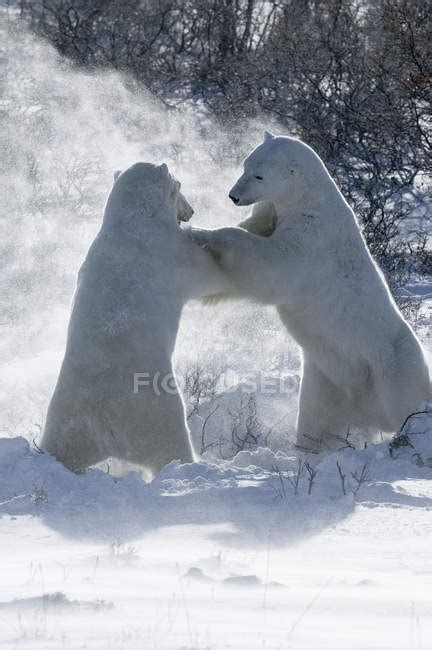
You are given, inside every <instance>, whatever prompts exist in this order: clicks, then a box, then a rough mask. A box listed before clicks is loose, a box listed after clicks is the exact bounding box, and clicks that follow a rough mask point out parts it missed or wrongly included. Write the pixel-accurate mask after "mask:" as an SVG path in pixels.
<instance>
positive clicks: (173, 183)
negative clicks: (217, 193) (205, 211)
mask: <svg viewBox="0 0 432 650" xmlns="http://www.w3.org/2000/svg"><path fill="white" fill-rule="evenodd" d="M180 188H181V185H180V183H179V181H178V180H176V179H175V178H174V176H172V175H171V174H170V172H169V170H168V167H167V166H166V165H165V163H163V164H162V165H153V164H151V163H143V162H139V163H135V165H132V166H131V167H129V168H128V169H126V170H125V171H124V172H115V174H114V185H113V188H112V190H111V193H110V195H109V197H108V201H107V205H106V208H105V218H104V221H105V222H107V221H109V222H110V223H111V224H113V223H122V224H123V225H126V223H129V225H130V226H132V227H136V228H138V227H139V225H140V223H141V222H142V221H143V220H145V219H146V218H157V219H161V220H163V221H164V222H166V223H169V224H172V225H174V224H176V222H179V221H189V219H190V218H191V216H192V215H193V209H192V207H191V206H190V205H189V203H188V202H187V200H186V199H185V197H184V196H183V194H182V193H181V191H180Z"/></svg>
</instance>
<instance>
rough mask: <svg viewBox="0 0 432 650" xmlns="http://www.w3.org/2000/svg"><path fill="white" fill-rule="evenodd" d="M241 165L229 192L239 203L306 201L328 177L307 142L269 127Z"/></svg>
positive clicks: (301, 202) (304, 202) (299, 202)
mask: <svg viewBox="0 0 432 650" xmlns="http://www.w3.org/2000/svg"><path fill="white" fill-rule="evenodd" d="M243 167H244V172H243V175H242V176H241V177H240V178H239V180H238V181H237V183H236V184H235V185H234V187H233V188H232V189H231V190H230V193H229V197H230V199H231V200H232V201H233V202H234V203H235V204H236V205H239V206H242V205H251V204H252V203H258V202H261V201H271V202H272V203H274V204H277V203H281V202H282V203H284V204H286V203H287V202H288V203H291V204H296V203H298V204H303V205H306V204H307V200H308V198H309V197H310V195H311V193H312V194H313V193H314V192H315V191H316V188H317V186H321V185H322V181H323V179H324V178H327V179H328V178H329V175H328V172H327V170H326V168H325V166H324V164H323V162H322V160H321V159H320V158H319V156H318V155H317V154H316V153H315V152H314V151H313V149H311V148H310V147H309V146H308V145H307V144H304V142H301V141H300V140H296V139H295V138H290V137H287V136H280V137H275V136H273V135H272V134H271V133H269V132H268V131H266V132H265V134H264V142H263V143H262V144H260V145H259V146H258V147H257V148H256V149H254V150H253V151H252V153H251V154H249V156H248V157H247V158H246V160H245V161H244V165H243Z"/></svg>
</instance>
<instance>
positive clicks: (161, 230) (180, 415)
mask: <svg viewBox="0 0 432 650" xmlns="http://www.w3.org/2000/svg"><path fill="white" fill-rule="evenodd" d="M192 212H193V210H192V209H191V207H190V206H189V204H188V203H187V201H186V199H185V198H184V197H183V195H182V194H181V193H180V183H179V182H178V181H176V180H175V179H174V178H173V177H172V176H171V175H170V174H169V171H168V168H167V166H166V165H161V166H156V165H152V164H149V163H137V164H135V165H133V166H132V167H130V168H129V169H127V170H126V171H125V172H123V173H121V174H120V175H119V176H118V178H117V179H116V180H115V183H114V186H113V188H112V191H111V193H110V195H109V198H108V201H107V205H106V208H105V214H104V218H103V223H102V227H101V230H100V232H99V234H98V235H97V237H96V239H95V241H94V242H93V244H92V245H91V247H90V250H89V252H88V254H87V258H86V260H85V261H84V264H83V265H82V267H81V269H80V271H79V275H78V284H77V290H76V294H75V298H74V304H73V309H72V314H71V318H70V323H69V329H68V336H67V345H66V352H65V357H64V361H63V364H62V367H61V371H60V375H59V378H58V382H57V385H56V388H55V391H54V394H53V397H52V399H51V403H50V405H49V409H48V413H47V418H46V424H45V428H44V433H43V438H42V443H41V447H42V449H44V450H45V451H47V452H49V453H51V454H53V455H54V456H56V457H57V459H59V460H60V461H62V462H63V463H64V464H65V465H66V466H67V467H69V468H70V469H72V470H74V471H79V470H83V469H85V468H87V467H89V466H90V465H94V464H96V463H98V462H100V461H102V460H104V459H105V458H107V457H110V456H113V457H116V458H119V459H121V460H126V461H128V462H131V463H134V464H138V465H141V466H144V467H146V468H147V469H148V470H149V471H150V472H151V473H152V474H153V475H154V474H155V473H157V472H158V471H159V470H160V469H161V467H163V466H164V465H165V464H166V463H167V462H169V461H171V460H173V459H179V460H180V461H182V462H191V461H193V459H194V454H193V450H192V445H191V440H190V435H189V431H188V428H187V425H186V421H185V411H184V405H183V401H182V398H181V396H180V394H179V393H178V391H177V387H176V382H175V378H174V375H173V368H172V363H171V356H172V352H173V348H174V344H175V340H176V334H177V329H178V325H179V319H180V315H181V311H182V307H183V305H184V304H185V302H186V301H187V300H189V299H193V298H201V297H202V296H204V295H205V294H206V293H208V291H209V288H210V287H211V290H214V291H229V290H230V286H231V285H230V284H229V282H228V281H227V279H226V277H225V276H224V274H223V273H222V272H221V271H220V270H219V268H218V267H217V265H216V263H215V262H214V260H213V258H212V256H211V255H210V254H209V253H208V252H205V251H203V250H201V249H200V248H199V247H197V246H196V245H195V244H194V243H193V242H192V241H191V239H190V237H189V236H188V235H187V234H186V232H185V231H184V230H182V229H181V228H180V227H179V224H178V219H180V220H184V221H186V220H188V219H189V218H190V217H191V215H192Z"/></svg>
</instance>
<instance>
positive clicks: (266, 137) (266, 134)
mask: <svg viewBox="0 0 432 650" xmlns="http://www.w3.org/2000/svg"><path fill="white" fill-rule="evenodd" d="M269 140H274V135H273V133H270V131H264V142H268V141H269Z"/></svg>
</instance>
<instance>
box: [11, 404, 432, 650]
mask: <svg viewBox="0 0 432 650" xmlns="http://www.w3.org/2000/svg"><path fill="white" fill-rule="evenodd" d="M409 426H410V428H409V430H408V431H410V432H412V433H410V434H409V440H410V443H411V445H412V446H411V445H407V446H403V447H398V448H396V449H394V451H393V454H392V456H391V455H390V454H389V447H388V444H387V443H381V444H379V445H371V446H369V447H368V448H367V449H365V450H362V451H356V450H353V449H345V450H341V451H340V452H336V453H334V454H330V455H329V456H327V457H326V458H319V457H317V456H310V457H309V458H302V457H299V456H298V455H297V456H296V457H292V456H291V457H289V456H286V455H285V454H282V453H277V454H274V453H273V452H271V451H270V450H265V449H260V450H258V451H256V452H241V453H240V454H239V455H238V456H237V457H236V458H235V459H234V460H233V461H230V462H225V463H221V464H219V465H212V464H209V463H195V464H192V465H183V466H181V465H179V464H178V463H176V462H173V463H171V464H170V465H168V466H167V467H166V468H165V469H164V470H163V471H162V473H161V474H160V475H159V476H158V477H157V478H156V479H155V480H154V481H153V482H152V483H150V484H145V483H144V482H143V481H142V480H141V478H140V477H139V476H138V475H137V474H135V473H129V474H128V475H127V476H126V477H123V478H114V477H112V476H109V475H107V474H106V473H103V472H102V471H100V470H92V471H90V472H89V473H87V474H84V475H80V476H76V475H74V474H72V473H70V472H68V471H67V470H66V469H65V468H64V467H63V466H62V465H60V464H59V463H57V462H56V461H55V460H54V459H52V458H51V457H49V456H47V455H45V454H40V453H38V451H37V450H35V449H31V448H30V447H29V444H28V442H27V441H26V440H24V439H23V438H13V439H2V440H0V495H1V503H0V513H1V516H2V518H1V525H0V549H1V551H2V552H1V555H0V557H1V560H0V575H1V576H2V578H1V580H2V591H1V602H0V640H1V641H2V642H3V643H4V644H5V645H6V647H8V648H11V649H12V648H32V649H33V648H105V649H109V648H112V649H113V650H114V649H115V650H117V649H120V648H128V649H129V648H130V649H132V648H136V649H141V648H157V649H162V648H167V649H168V648H169V649H171V648H175V649H179V650H180V648H182V649H184V650H185V649H186V648H187V649H189V650H192V649H194V650H197V649H200V650H201V649H202V650H204V649H211V650H217V649H222V648H233V649H237V648H247V649H248V650H250V649H252V648H254V649H255V648H257V649H258V648H266V649H270V648H272V649H273V648H274V649H276V648H280V649H282V648H302V649H303V648H305V649H306V648H328V649H332V650H334V649H335V648H341V649H344V650H346V649H347V648H350V649H354V648H358V649H359V650H366V649H368V648H371V649H372V648H373V649H378V648H389V649H390V648H391V649H392V650H396V649H399V648H400V649H401V650H402V649H403V650H405V649H408V648H416V649H417V648H418V649H420V648H423V649H426V648H430V647H431V645H430V638H431V634H432V597H431V594H432V556H431V553H430V544H431V539H432V515H431V509H432V481H431V472H432V414H426V415H423V416H420V417H419V418H416V419H415V420H413V421H412V422H411V423H410V425H409ZM306 462H308V463H309V465H308V466H306V465H305V464H303V465H302V466H301V468H300V479H299V481H298V482H297V476H298V474H299V467H300V466H299V463H306ZM337 463H338V464H339V467H340V472H339V469H338V466H337ZM308 469H309V471H308ZM311 469H313V470H314V471H316V476H315V477H314V482H313V484H312V485H311V481H310V470H311ZM341 473H342V475H344V476H345V479H344V483H343V481H342V479H341ZM309 491H310V492H311V493H310V494H309ZM344 493H345V494H344Z"/></svg>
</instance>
